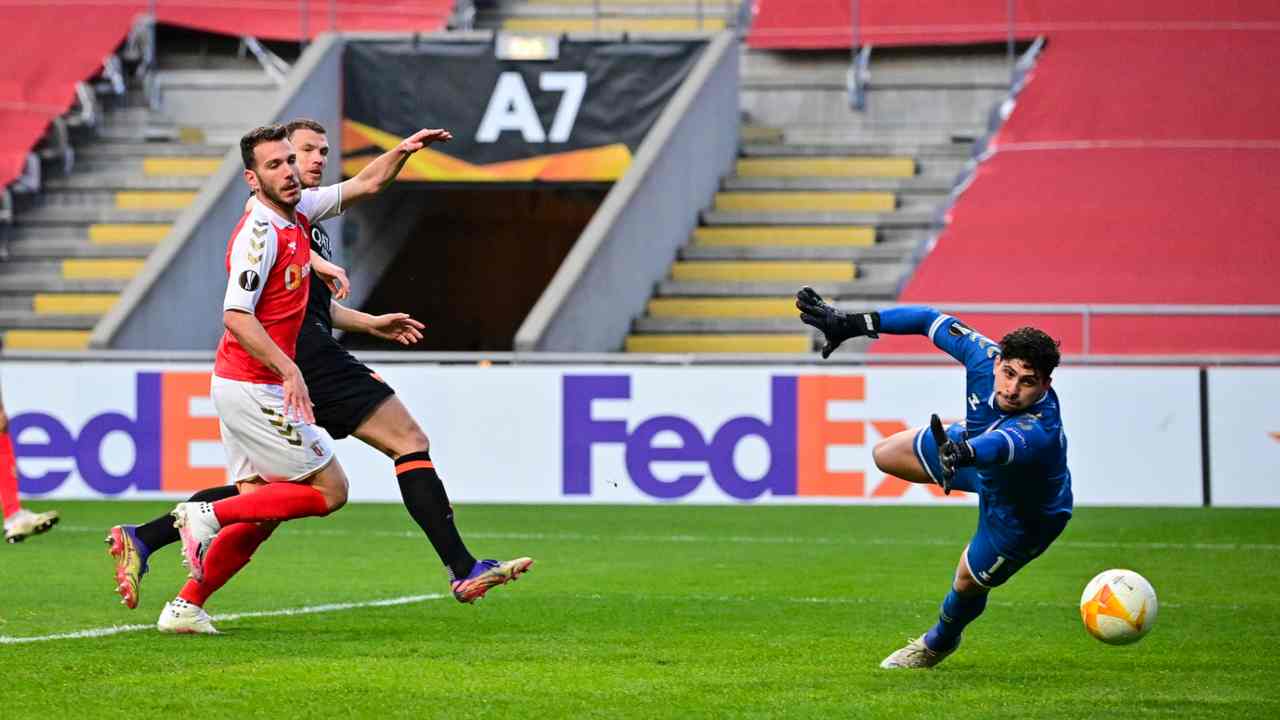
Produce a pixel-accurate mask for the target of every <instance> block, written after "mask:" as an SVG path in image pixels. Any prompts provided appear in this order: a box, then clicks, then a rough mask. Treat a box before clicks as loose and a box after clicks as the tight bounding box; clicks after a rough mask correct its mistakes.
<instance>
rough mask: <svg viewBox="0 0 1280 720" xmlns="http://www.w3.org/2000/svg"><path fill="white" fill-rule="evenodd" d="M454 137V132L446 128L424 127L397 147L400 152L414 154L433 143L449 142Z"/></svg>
mask: <svg viewBox="0 0 1280 720" xmlns="http://www.w3.org/2000/svg"><path fill="white" fill-rule="evenodd" d="M452 139H453V133H451V132H449V131H448V130H445V129H444V128H434V129H425V128H424V129H422V130H419V131H418V132H416V133H414V134H412V135H410V136H409V137H407V138H405V139H404V140H402V141H401V142H400V145H399V147H397V148H396V149H397V150H399V151H400V152H404V153H409V154H413V153H416V152H418V151H419V150H421V149H422V148H424V147H426V146H428V145H430V144H431V143H435V142H449V141H450V140H452Z"/></svg>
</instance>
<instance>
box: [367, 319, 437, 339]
mask: <svg viewBox="0 0 1280 720" xmlns="http://www.w3.org/2000/svg"><path fill="white" fill-rule="evenodd" d="M425 327H426V325H423V324H422V323H420V322H418V321H417V320H414V319H413V318H411V317H409V315H408V314H407V313H387V314H386V315H375V316H374V317H373V320H372V321H370V323H369V334H370V335H372V336H374V337H380V338H382V339H383V340H390V341H391V342H398V343H400V344H401V345H412V344H414V343H416V342H418V341H419V340H421V339H422V329H423V328H425Z"/></svg>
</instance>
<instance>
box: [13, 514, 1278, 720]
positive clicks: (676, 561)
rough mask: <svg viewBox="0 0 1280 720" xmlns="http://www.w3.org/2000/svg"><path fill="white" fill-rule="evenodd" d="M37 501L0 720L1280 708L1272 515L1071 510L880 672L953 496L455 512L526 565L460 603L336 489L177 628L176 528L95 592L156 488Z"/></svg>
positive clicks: (400, 542)
mask: <svg viewBox="0 0 1280 720" xmlns="http://www.w3.org/2000/svg"><path fill="white" fill-rule="evenodd" d="M51 506H52V505H51V504H49V503H34V504H32V507H33V509H37V510H39V509H47V508H49V507H51ZM56 507H57V509H59V510H60V511H61V512H62V514H63V520H62V524H61V525H60V526H58V527H57V528H56V529H54V530H53V531H52V532H51V533H50V534H48V535H45V536H42V537H38V538H34V539H32V540H30V541H28V542H26V543H23V544H21V545H14V546H0V668H3V673H4V681H3V683H0V708H3V710H2V712H3V713H4V716H5V717H44V716H51V717H59V716H61V717H107V716H114V717H131V718H139V717H158V716H161V715H162V714H163V715H164V716H166V717H200V718H205V717H241V716H247V717H253V716H268V715H269V716H273V717H304V716H310V717H332V716H341V717H377V718H388V717H413V718H422V717H478V716H482V715H492V716H494V717H499V718H510V717H535V718H559V717H574V718H576V717H634V718H655V717H691V716H692V717H781V716H787V717H799V718H814V717H840V718H844V717H857V718H866V717H870V718H881V717H883V718H903V717H921V718H937V717H952V718H968V717H972V718H990V717H1061V718H1081V717H1090V718H1092V717H1097V718H1102V717H1111V716H1123V717H1157V716H1176V717H1179V718H1191V717H1221V718H1233V719H1237V718H1241V717H1280V691H1277V685H1276V678H1277V677H1278V676H1280V659H1277V658H1280V653H1277V650H1276V644H1277V642H1280V511H1267V510H1216V509H1215V510H1204V509H1121V508H1106V509H1101V508H1079V509H1077V511H1076V517H1075V519H1074V520H1073V521H1072V523H1071V524H1070V525H1069V526H1068V528H1067V530H1066V532H1065V533H1064V535H1063V536H1062V538H1061V539H1060V540H1059V541H1058V542H1057V543H1056V544H1055V545H1054V546H1053V547H1052V548H1050V550H1049V551H1048V552H1047V553H1046V554H1045V555H1044V556H1043V557H1042V558H1040V559H1039V560H1037V561H1036V562H1034V563H1032V564H1031V565H1030V566H1028V567H1027V568H1026V569H1024V570H1023V571H1022V572H1020V573H1019V574H1017V575H1016V576H1014V578H1013V579H1012V580H1011V581H1010V582H1009V584H1008V585H1006V586H1005V587H1002V588H1000V589H998V590H996V591H995V592H994V593H993V594H992V596H991V602H990V604H989V606H988V609H987V612H986V614H984V615H983V616H982V617H981V618H980V619H979V620H978V621H977V622H976V623H975V624H974V625H972V626H970V628H969V631H968V632H967V633H966V636H965V641H964V644H963V646H962V647H961V648H960V650H959V651H958V652H957V653H956V654H955V655H953V656H952V657H951V658H949V659H948V660H947V661H946V662H945V663H943V664H942V665H941V666H939V667H938V668H937V669H935V670H931V671H902V670H899V671H885V670H881V669H879V668H878V667H877V665H878V663H879V662H880V660H881V659H882V658H884V657H885V656H886V655H888V654H889V653H890V652H891V651H893V650H895V649H897V648H898V647H900V646H901V645H903V644H904V643H905V641H906V640H907V639H908V637H913V636H915V635H918V634H919V633H921V632H923V631H924V630H926V629H927V628H928V627H929V626H930V625H931V624H932V623H933V622H934V619H935V617H936V613H937V609H938V605H939V603H940V601H941V599H942V597H943V595H944V594H945V592H946V590H947V587H948V584H949V582H950V578H951V574H952V571H953V569H954V567H955V563H956V559H957V558H958V556H959V552H960V549H961V548H962V547H963V545H964V543H965V541H966V540H967V538H968V537H969V535H970V533H971V532H972V530H973V526H974V523H975V521H976V509H975V508H972V507H967V508H905V507H694V506H652V507H605V506H509V505H508V506H481V505H467V506H459V507H458V508H457V510H458V521H459V525H460V527H461V529H462V531H463V534H464V537H465V538H466V539H467V541H468V544H469V546H470V547H471V549H472V551H473V552H474V553H475V554H476V555H477V556H481V557H502V558H506V557H513V556H517V555H530V556H532V557H534V558H535V559H536V563H535V565H534V567H533V569H532V571H531V572H530V573H529V574H528V575H526V576H524V577H523V578H521V579H520V580H519V582H516V583H514V584H511V585H508V586H506V587H502V588H497V589H495V590H493V591H491V592H490V594H489V596H488V597H486V598H485V599H483V600H482V601H480V602H479V603H478V604H477V605H475V606H463V605H459V604H458V603H456V602H455V601H454V600H453V599H452V597H449V596H448V595H447V585H446V582H445V578H444V572H443V570H442V569H441V568H440V564H439V562H438V561H437V559H436V557H435V555H434V553H433V552H432V550H431V547H430V545H429V544H428V543H427V541H426V540H425V538H424V537H423V536H422V534H421V533H420V532H419V531H418V529H417V527H416V526H415V525H413V524H412V521H411V520H410V519H409V518H408V516H407V514H406V513H405V511H404V509H403V508H402V507H400V506H398V505H353V506H350V507H347V508H345V509H343V510H342V511H341V512H339V513H337V514H336V515H334V516H333V517H330V518H323V519H312V520H305V521H299V522H294V523H290V524H288V525H285V526H282V527H281V528H280V530H278V531H277V532H276V534H275V536H274V537H273V538H272V539H271V540H270V541H269V542H268V543H267V544H265V545H264V546H263V547H262V549H261V550H260V551H259V553H258V555H257V556H256V557H255V559H254V561H253V562H252V563H250V564H249V566H248V567H247V568H245V570H244V571H243V572H242V573H241V574H240V576H239V577H237V578H235V579H234V580H232V582H231V583H230V584H228V586H227V587H225V588H224V589H223V590H222V591H221V592H220V593H218V594H217V595H216V596H214V598H213V599H212V600H211V601H210V603H209V605H208V607H207V609H208V610H209V612H210V613H212V614H213V615H214V616H215V622H216V623H217V625H218V627H219V629H220V630H222V631H223V633H224V634H223V635H221V636H217V637H194V636H169V635H161V634H159V633H157V632H155V631H154V630H153V629H150V626H152V625H153V624H154V622H155V620H156V617H157V616H158V615H159V612H160V609H161V607H162V606H163V605H164V602H165V601H166V600H168V599H170V598H172V597H173V595H174V594H175V593H176V591H177V590H178V588H179V587H180V585H181V582H182V580H183V578H184V577H185V571H184V570H182V569H181V568H180V567H179V557H178V553H177V548H176V547H170V548H166V549H165V550H162V551H160V552H158V553H156V554H155V555H154V556H153V557H152V567H151V572H150V573H149V574H148V575H147V576H146V577H145V579H144V581H143V584H142V601H141V604H140V606H139V608H138V609H137V610H134V611H129V610H126V609H125V608H124V607H123V606H121V605H119V603H118V600H119V599H118V597H117V596H116V595H115V594H114V593H113V592H112V586H113V580H112V573H111V567H112V566H111V562H110V559H109V558H108V557H107V554H106V552H105V546H104V545H103V543H102V538H103V536H104V535H105V530H106V529H107V528H108V527H109V526H111V525H113V524H116V523H120V522H141V521H143V520H145V519H148V518H149V517H150V516H152V515H154V514H157V513H159V512H162V511H163V510H165V509H167V507H168V506H167V505H164V504H159V503H154V502H148V503H121V502H117V503H107V502H60V503H57V504H56ZM1111 567H1127V568H1130V569H1133V570H1137V571H1138V572H1140V573H1142V574H1143V575H1145V576H1146V577H1147V578H1148V579H1149V580H1151V582H1152V583H1153V584H1154V585H1155V588H1156V591H1157V592H1158V593H1159V597H1160V603H1161V605H1160V611H1159V618H1158V621H1157V624H1156V626H1155V628H1154V630H1152V632H1151V634H1150V635H1148V636H1147V637H1146V638H1145V639H1144V640H1143V641H1142V642H1140V643H1138V644H1137V645H1133V646H1128V647H1110V646H1106V645H1103V644H1101V643H1099V642H1098V641H1096V640H1094V639H1093V638H1091V637H1089V636H1088V635H1087V634H1086V633H1085V631H1084V629H1083V627H1082V625H1081V622H1080V616H1079V611H1078V609H1077V603H1078V600H1079V596H1080V593H1081V590H1082V589H1083V587H1084V585H1085V583H1086V582H1088V580H1089V579H1090V578H1091V577H1092V576H1093V575H1094V574H1095V573H1097V572H1099V571H1101V570H1104V569H1106V568H1111ZM285 611H292V612H285ZM233 614H239V617H228V618H224V619H222V620H220V621H219V620H218V619H217V618H218V616H228V615H233ZM130 626H132V627H130ZM138 626H147V627H146V628H141V627H138ZM113 627H116V628H117V629H120V628H121V627H123V629H124V631H122V632H117V633H115V634H99V635H96V636H90V637H86V636H85V635H89V634H90V633H87V632H84V631H105V630H106V629H109V628H113ZM73 633H81V634H80V635H77V636H74V637H65V636H66V635H69V634H73ZM52 635H56V636H64V637H60V638H57V639H47V640H41V641H35V642H20V641H19V640H20V639H24V638H45V637H48V636H52Z"/></svg>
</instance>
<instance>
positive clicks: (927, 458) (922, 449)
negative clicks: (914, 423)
mask: <svg viewBox="0 0 1280 720" xmlns="http://www.w3.org/2000/svg"><path fill="white" fill-rule="evenodd" d="M947 437H949V438H951V439H952V440H963V439H964V425H962V424H960V423H955V424H953V425H951V426H950V427H948V428H947ZM915 448H916V459H917V460H919V461H920V463H921V464H922V465H924V469H925V471H926V472H928V473H929V477H930V478H932V479H933V481H934V482H935V483H936V484H937V485H938V486H939V487H941V486H942V465H941V464H939V463H938V443H936V442H934V441H933V433H931V432H929V428H924V429H922V430H920V432H918V433H916V441H915ZM951 487H952V488H953V489H955V490H963V491H965V492H971V493H976V492H978V469H977V468H975V467H962V468H957V469H956V476H955V477H954V478H952V479H951Z"/></svg>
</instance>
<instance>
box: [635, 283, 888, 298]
mask: <svg viewBox="0 0 1280 720" xmlns="http://www.w3.org/2000/svg"><path fill="white" fill-rule="evenodd" d="M805 285H808V286H810V287H812V288H813V289H814V290H817V291H818V292H819V293H821V294H822V295H823V297H826V298H828V299H841V298H850V299H860V298H867V299H880V300H891V299H893V298H894V297H896V296H897V293H898V281H897V280H883V281H874V280H854V281H852V282H829V281H822V282H796V281H787V282H738V283H732V282H691V281H678V280H664V281H662V282H660V283H658V292H657V296H658V297H744V298H745V297H769V296H773V297H778V296H784V295H795V293H796V291H797V290H799V289H800V288H801V287H804V286H805Z"/></svg>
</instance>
